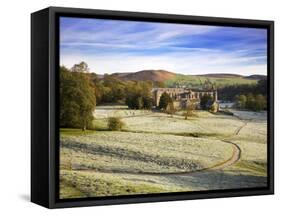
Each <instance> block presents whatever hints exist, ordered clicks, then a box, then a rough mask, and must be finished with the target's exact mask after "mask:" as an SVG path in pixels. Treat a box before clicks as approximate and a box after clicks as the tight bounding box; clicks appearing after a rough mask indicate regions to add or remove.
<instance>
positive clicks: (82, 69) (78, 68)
mask: <svg viewBox="0 0 281 216" xmlns="http://www.w3.org/2000/svg"><path fill="white" fill-rule="evenodd" d="M71 72H77V73H89V72H90V68H89V67H88V64H87V63H86V62H83V61H82V62H80V63H79V64H75V65H73V67H72V68H71Z"/></svg>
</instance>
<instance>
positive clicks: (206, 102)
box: [200, 94, 213, 110]
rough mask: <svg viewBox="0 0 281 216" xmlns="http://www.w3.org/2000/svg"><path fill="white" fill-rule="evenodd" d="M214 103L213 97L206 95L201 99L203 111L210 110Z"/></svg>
mask: <svg viewBox="0 0 281 216" xmlns="http://www.w3.org/2000/svg"><path fill="white" fill-rule="evenodd" d="M212 103H213V97H212V96H211V95H208V94H205V95H203V96H202V97H201V98H200V106H201V108H202V109H203V110H207V109H209V108H210V106H211V104H212Z"/></svg>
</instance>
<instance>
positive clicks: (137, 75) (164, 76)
mask: <svg viewBox="0 0 281 216" xmlns="http://www.w3.org/2000/svg"><path fill="white" fill-rule="evenodd" d="M114 75H116V76H118V77H119V78H120V79H122V80H142V81H145V80H151V81H155V82H156V81H157V82H165V81H167V80H171V79H173V78H174V77H175V76H176V74H175V73H172V72H169V71H165V70H142V71H138V72H133V73H114Z"/></svg>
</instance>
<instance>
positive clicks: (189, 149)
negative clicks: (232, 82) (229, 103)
mask: <svg viewBox="0 0 281 216" xmlns="http://www.w3.org/2000/svg"><path fill="white" fill-rule="evenodd" d="M233 112H234V114H235V115H234V116H229V115H221V114H211V113H209V112H205V111H197V113H196V114H197V117H192V118H188V119H187V120H185V119H184V117H183V116H182V115H181V114H180V113H176V114H175V115H173V116H171V115H167V114H164V113H160V112H152V111H147V110H129V109H127V107H125V106H98V107H97V109H96V111H95V113H94V116H95V120H94V121H93V125H94V127H95V130H92V131H85V132H82V131H81V130H78V129H61V133H60V136H61V137H60V145H61V146H60V197H61V198H77V197H89V196H90V197H94V196H112V195H128V194H143V193H161V192H175V191H197V190H213V189H227V188H249V187H261V186H265V185H266V183H267V182H266V181H267V170H266V167H267V158H266V156H267V152H266V150H267V144H266V143H267V140H266V138H267V126H266V113H265V112H260V113H254V112H246V111H243V112H242V111H235V110H233ZM108 117H120V118H121V119H122V121H123V122H124V123H125V126H124V128H123V130H122V131H108V130H107V118H108Z"/></svg>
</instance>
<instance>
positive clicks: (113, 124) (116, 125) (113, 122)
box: [107, 117, 125, 131]
mask: <svg viewBox="0 0 281 216" xmlns="http://www.w3.org/2000/svg"><path fill="white" fill-rule="evenodd" d="M124 125H125V124H124V122H122V120H121V119H120V118H118V117H110V118H108V122H107V126H108V130H111V131H120V130H122V128H123V127H124Z"/></svg>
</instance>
